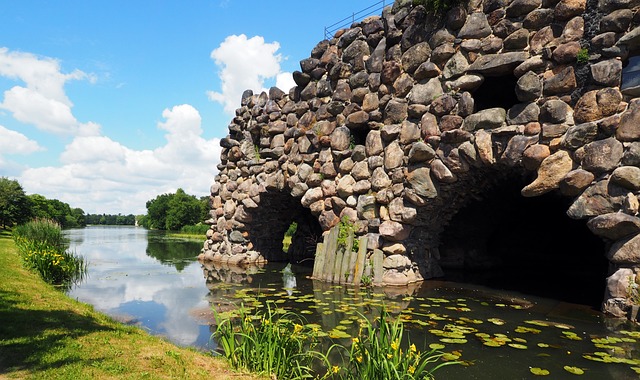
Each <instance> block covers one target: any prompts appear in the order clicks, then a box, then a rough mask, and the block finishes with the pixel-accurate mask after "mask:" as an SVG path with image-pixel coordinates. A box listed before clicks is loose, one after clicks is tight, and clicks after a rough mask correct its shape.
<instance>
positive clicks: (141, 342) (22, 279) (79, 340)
mask: <svg viewBox="0 0 640 380" xmlns="http://www.w3.org/2000/svg"><path fill="white" fill-rule="evenodd" d="M0 278H2V281H0V378H36V379H39V378H46V379H95V378H101V379H108V378H118V379H163V378H166V379H168V378H172V379H173V378H185V379H186V378H188V379H211V378H216V379H257V377H255V376H250V375H245V374H240V373H237V372H234V371H232V370H231V369H230V367H229V366H228V364H227V363H226V362H225V361H224V360H223V359H221V358H214V357H212V356H210V355H207V354H205V353H201V352H198V351H195V350H193V349H188V348H182V347H177V346H175V345H173V344H171V343H169V342H167V341H165V340H163V339H162V338H158V337H154V336H151V335H149V334H148V333H146V332H145V331H144V330H142V329H140V328H137V327H132V326H126V325H123V324H121V323H118V322H115V321H114V320H113V319H111V318H110V317H108V316H106V315H105V314H102V313H99V312H97V311H95V310H93V308H92V307H91V306H90V305H87V304H84V303H81V302H77V301H74V300H72V299H70V298H69V297H67V296H66V295H65V294H64V293H61V292H60V291H58V290H56V289H55V288H54V287H52V286H50V285H47V284H45V283H44V282H43V281H42V280H41V279H40V278H39V277H38V276H37V274H34V273H31V272H29V271H27V270H26V269H24V268H23V267H22V266H21V264H20V259H19V257H18V254H17V252H16V249H15V246H14V243H13V240H12V239H11V236H10V234H9V233H8V232H7V231H4V230H0Z"/></svg>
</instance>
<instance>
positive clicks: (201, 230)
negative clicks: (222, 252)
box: [180, 223, 209, 235]
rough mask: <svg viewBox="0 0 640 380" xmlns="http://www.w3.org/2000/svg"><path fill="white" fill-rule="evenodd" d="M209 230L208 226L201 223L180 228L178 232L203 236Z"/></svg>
mask: <svg viewBox="0 0 640 380" xmlns="http://www.w3.org/2000/svg"><path fill="white" fill-rule="evenodd" d="M208 230H209V226H208V225H206V224H203V223H198V224H192V225H187V226H182V228H180V232H182V233H183V234H188V235H205V234H206V233H207V231H208Z"/></svg>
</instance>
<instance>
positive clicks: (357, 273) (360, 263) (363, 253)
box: [351, 236, 368, 285]
mask: <svg viewBox="0 0 640 380" xmlns="http://www.w3.org/2000/svg"><path fill="white" fill-rule="evenodd" d="M367 242H368V241H367V237H366V236H362V237H360V246H359V248H358V252H357V253H356V259H355V261H354V268H353V278H352V279H351V282H352V283H353V284H354V285H360V281H362V273H363V272H364V262H365V259H366V257H367Z"/></svg>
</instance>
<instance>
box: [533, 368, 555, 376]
mask: <svg viewBox="0 0 640 380" xmlns="http://www.w3.org/2000/svg"><path fill="white" fill-rule="evenodd" d="M529 372H531V373H533V374H534V375H536V376H547V375H549V373H550V372H549V370H546V369H544V368H538V367H532V368H529Z"/></svg>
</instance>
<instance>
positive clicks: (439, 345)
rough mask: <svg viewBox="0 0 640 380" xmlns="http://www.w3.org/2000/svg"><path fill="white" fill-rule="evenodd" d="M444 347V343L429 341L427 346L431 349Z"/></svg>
mask: <svg viewBox="0 0 640 380" xmlns="http://www.w3.org/2000/svg"><path fill="white" fill-rule="evenodd" d="M445 347H446V346H445V345H444V344H440V343H431V344H430V345H429V348H430V349H432V350H442V349H443V348H445Z"/></svg>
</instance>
